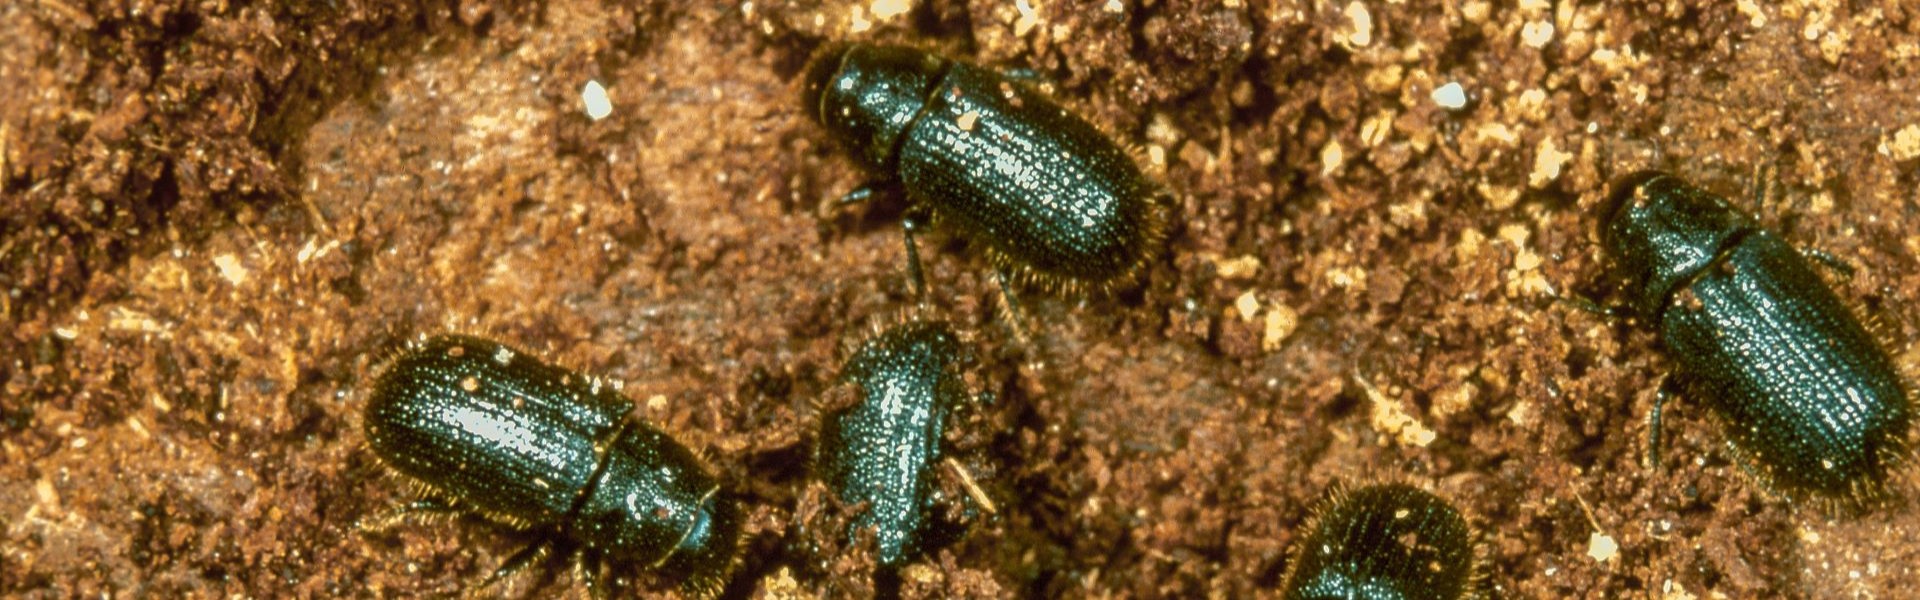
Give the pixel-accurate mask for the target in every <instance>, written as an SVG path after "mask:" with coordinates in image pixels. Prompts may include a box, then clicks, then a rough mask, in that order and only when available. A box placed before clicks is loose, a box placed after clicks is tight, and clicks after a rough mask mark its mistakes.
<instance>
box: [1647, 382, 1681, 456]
mask: <svg viewBox="0 0 1920 600" xmlns="http://www.w3.org/2000/svg"><path fill="white" fill-rule="evenodd" d="M1674 385H1675V384H1674V379H1673V377H1671V376H1669V377H1667V378H1665V379H1662V380H1660V390H1659V391H1657V392H1655V393H1654V395H1653V410H1651V411H1649V412H1648V413H1647V464H1650V465H1652V466H1653V470H1654V471H1659V470H1660V411H1661V409H1663V408H1665V407H1666V404H1667V399H1668V398H1671V397H1673V394H1674Z"/></svg>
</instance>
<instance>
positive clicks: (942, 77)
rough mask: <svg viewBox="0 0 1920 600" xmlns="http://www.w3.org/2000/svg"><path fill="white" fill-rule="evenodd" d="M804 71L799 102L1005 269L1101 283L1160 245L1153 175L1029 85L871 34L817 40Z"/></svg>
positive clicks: (1069, 283) (1074, 283)
mask: <svg viewBox="0 0 1920 600" xmlns="http://www.w3.org/2000/svg"><path fill="white" fill-rule="evenodd" d="M806 77H807V79H806V86H807V87H806V95H805V99H806V102H807V103H808V106H809V107H810V109H812V110H814V111H816V112H815V117H816V118H818V119H819V120H820V122H821V123H822V124H823V125H825V126H826V128H827V129H828V131H830V132H832V133H833V134H835V136H836V137H838V138H839V139H840V140H842V142H843V143H845V144H848V145H849V146H851V148H852V149H853V150H854V152H855V153H856V154H857V155H859V156H860V158H861V159H862V161H863V162H864V163H865V164H866V166H867V167H868V168H869V169H870V170H872V171H873V172H874V173H875V174H877V175H880V176H882V177H886V178H897V179H898V181H899V183H900V184H901V185H902V187H904V188H905V189H906V192H907V195H908V197H909V199H910V200H912V201H913V202H914V203H915V204H916V205H919V206H924V207H926V208H928V209H930V210H931V211H932V214H933V216H934V218H935V220H937V221H941V222H948V223H952V224H954V225H955V226H957V227H958V228H959V229H960V230H962V231H963V232H965V233H967V234H968V235H969V236H971V237H972V238H973V239H975V240H976V241H979V242H981V243H984V244H986V245H987V246H988V247H989V249H990V250H991V252H990V254H991V255H992V257H993V259H994V262H995V263H996V264H998V265H999V266H1001V267H1002V268H1011V269H1014V270H1016V271H1017V272H1018V273H1020V274H1022V275H1024V276H1025V277H1027V278H1029V279H1033V280H1038V281H1040V282H1042V283H1045V284H1047V285H1052V286H1056V287H1064V288H1077V287H1083V286H1091V287H1101V288H1104V287H1107V286H1109V285H1111V284H1114V283H1118V282H1121V281H1124V280H1126V279H1128V278H1130V277H1132V275H1133V274H1134V272H1135V271H1136V270H1137V269H1138V268H1139V266H1140V265H1141V264H1142V263H1143V262H1144V261H1145V260H1146V259H1147V258H1148V257H1149V255H1150V254H1151V253H1152V252H1153V251H1154V250H1155V249H1156V248H1157V247H1158V245H1159V242H1160V238H1161V237H1162V233H1161V230H1162V229H1163V227H1164V226H1163V224H1162V223H1163V221H1164V219H1165V217H1164V216H1163V215H1162V214H1161V212H1160V211H1161V209H1160V207H1159V206H1157V205H1156V204H1155V202H1156V200H1155V197H1156V195H1157V194H1159V193H1160V192H1159V187H1158V186H1157V185H1156V184H1155V183H1153V182H1152V181H1150V180H1149V179H1148V178H1147V177H1146V176H1145V175H1144V174H1142V173H1141V172H1140V169H1139V167H1138V166H1136V165H1135V164H1134V162H1133V159H1132V158H1131V157H1130V156H1128V155H1127V153H1126V152H1125V151H1123V150H1121V149H1120V148H1119V147H1118V146H1116V145H1114V143H1113V142H1112V141H1111V140H1110V139H1108V138H1107V136H1106V135H1104V134H1102V133H1100V131H1099V130H1098V129H1096V128H1095V127H1094V126H1093V125H1092V124H1089V123H1087V122H1086V121H1084V120H1082V119H1080V118H1079V117H1076V116H1074V115H1073V114H1072V113H1069V112H1067V111H1066V109H1063V108H1061V107H1060V106H1059V105H1057V104H1055V103H1053V102H1052V101H1051V100H1048V99H1047V98H1046V97H1045V96H1044V95H1042V94H1039V93H1036V92H1034V91H1033V90H1031V89H1029V88H1028V87H1027V86H1024V85H1019V84H1016V83H1014V82H1012V81H1010V80H1008V79H1007V78H1005V77H1003V76H1001V75H999V74H997V73H995V72H993V71H990V70H987V69H985V68H982V67H979V66H976V65H971V64H967V63H964V62H958V61H951V60H947V59H943V58H940V57H938V56H935V55H932V54H928V53H926V52H922V51H919V50H914V49H909V48H899V47H884V46H868V45H851V46H834V47H830V48H828V49H826V50H824V51H822V52H821V53H820V54H819V55H818V56H816V58H815V59H814V63H813V65H812V66H810V67H809V69H808V73H807V76H806Z"/></svg>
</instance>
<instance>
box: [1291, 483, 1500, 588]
mask: <svg viewBox="0 0 1920 600" xmlns="http://www.w3.org/2000/svg"><path fill="white" fill-rule="evenodd" d="M1306 531H1307V534H1306V536H1305V537H1303V538H1301V540H1300V541H1299V542H1297V549H1296V550H1295V551H1294V553H1293V563H1292V564H1290V565H1288V566H1287V575H1286V578H1285V580H1284V583H1282V584H1281V586H1280V589H1281V590H1282V591H1281V593H1280V597H1282V598H1286V599H1288V600H1295V599H1341V600H1401V599H1405V598H1431V599H1434V600H1465V599H1468V598H1479V597H1480V581H1479V575H1478V574H1477V564H1478V562H1479V557H1478V555H1477V554H1476V550H1475V544H1474V537H1473V536H1474V534H1473V529H1472V528H1471V527H1469V526H1468V525H1467V521H1466V519H1463V518H1461V517H1460V513H1459V512H1457V511H1455V510H1454V508H1453V506H1452V505H1450V504H1448V503H1447V501H1446V500H1442V499H1440V497H1438V496H1435V495H1433V494H1430V493H1427V492H1426V491H1424V490H1421V489H1420V488H1416V487H1414V486H1411V485H1407V484H1404V483H1390V484H1381V485H1371V486H1367V487H1363V488H1360V489H1357V490H1351V491H1348V490H1346V489H1344V488H1342V487H1340V486H1338V485H1336V486H1335V487H1334V489H1333V491H1332V493H1331V494H1330V497H1329V498H1327V499H1326V500H1324V501H1322V502H1321V503H1320V505H1319V506H1317V507H1315V508H1314V511H1313V516H1312V517H1309V518H1308V519H1307V526H1306Z"/></svg>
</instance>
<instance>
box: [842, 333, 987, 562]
mask: <svg viewBox="0 0 1920 600" xmlns="http://www.w3.org/2000/svg"><path fill="white" fill-rule="evenodd" d="M960 352H961V348H960V341H959V338H957V337H956V336H955V335H954V333H953V332H952V331H951V330H949V329H948V328H947V326H946V324H945V323H939V322H923V321H911V322H908V323H905V324H903V325H899V326H896V327H894V328H892V329H888V330H887V331H885V332H883V333H881V334H880V335H879V336H876V337H875V338H873V339H871V340H868V341H867V342H866V343H865V344H864V345H863V346H862V347H861V348H860V349H859V351H857V352H856V353H855V354H854V355H853V356H852V357H850V358H848V359H847V364H846V367H845V369H844V371H843V372H842V373H841V376H840V377H841V384H842V385H849V386H853V387H854V389H855V399H856V401H855V402H854V404H852V405H851V406H849V407H847V408H845V409H844V410H840V411H837V412H833V413H831V414H827V415H825V416H824V421H823V423H822V431H821V435H820V445H819V455H818V456H817V457H816V461H817V462H816V469H817V470H818V471H819V474H820V478H821V479H822V480H824V481H825V482H826V483H827V485H828V486H829V487H831V488H832V489H833V491H834V493H836V494H838V495H839V497H840V500H841V501H842V502H844V503H847V504H858V503H866V504H867V507H866V510H865V511H864V512H861V513H860V514H859V516H858V517H856V518H855V519H854V522H853V527H854V528H855V529H856V530H858V529H862V528H869V527H871V528H873V529H874V539H875V540H876V541H877V542H878V548H877V552H876V554H877V558H878V560H879V562H880V564H881V565H883V566H894V565H898V564H900V563H901V562H903V561H905V560H908V559H910V558H912V557H913V556H914V555H915V554H918V553H919V551H920V550H922V549H923V539H922V534H923V533H924V532H925V531H926V528H927V527H928V522H929V521H930V520H931V518H932V512H933V509H934V493H935V491H934V473H935V469H936V468H938V463H939V461H940V457H941V444H942V440H943V434H944V429H945V424H946V419H947V414H948V413H949V412H951V411H952V410H953V407H954V406H955V405H956V403H958V402H961V401H963V400H965V399H966V397H967V391H966V384H965V382H964V381H962V379H961V377H960V375H959V374H958V372H957V371H956V369H955V368H954V363H955V361H956V360H957V357H958V355H959V353H960Z"/></svg>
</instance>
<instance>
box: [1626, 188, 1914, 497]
mask: <svg viewBox="0 0 1920 600" xmlns="http://www.w3.org/2000/svg"><path fill="white" fill-rule="evenodd" d="M1607 202H1608V203H1607V205H1605V206H1604V207H1603V211H1602V213H1601V215H1602V216H1603V219H1604V220H1603V221H1601V231H1600V240H1601V243H1602V245H1603V247H1604V248H1605V250H1606V252H1607V254H1608V255H1609V256H1610V257H1611V258H1612V260H1613V263H1614V269H1615V270H1616V272H1617V274H1618V276H1619V277H1620V279H1621V281H1622V291H1623V292H1624V293H1625V294H1626V296H1627V301H1628V306H1627V308H1628V310H1629V311H1631V313H1632V314H1633V315H1634V316H1635V317H1637V318H1638V319H1639V320H1640V322H1641V323H1642V324H1644V325H1646V326H1649V327H1652V328H1653V329H1654V330H1655V331H1656V332H1658V333H1659V335H1660V341H1661V343H1662V344H1664V345H1665V346H1666V349H1667V354H1668V356H1670V357H1672V359H1673V360H1674V361H1675V362H1677V363H1678V364H1679V368H1678V369H1677V371H1678V375H1679V379H1678V380H1677V381H1678V382H1679V383H1680V384H1681V385H1680V387H1679V389H1680V390H1681V392H1682V393H1683V394H1684V395H1687V396H1688V397H1690V398H1692V399H1694V400H1695V401H1697V402H1700V403H1702V404H1704V405H1706V406H1707V407H1708V408H1709V409H1711V411H1712V412H1713V413H1714V414H1715V415H1718V417H1719V419H1720V420H1721V421H1722V422H1723V424H1724V425H1725V428H1724V430H1725V431H1726V434H1727V444H1728V446H1729V447H1730V448H1732V450H1733V453H1734V454H1735V455H1736V456H1737V457H1738V458H1739V459H1740V460H1741V462H1742V465H1743V466H1745V467H1747V469H1746V470H1747V471H1748V472H1749V473H1751V474H1753V475H1754V476H1755V478H1757V479H1759V480H1760V481H1761V483H1762V484H1763V485H1765V486H1766V487H1768V488H1769V489H1773V490H1776V491H1777V492H1779V493H1781V494H1782V495H1784V496H1786V497H1787V498H1788V499H1789V500H1792V501H1803V500H1809V501H1812V502H1814V503H1815V504H1818V505H1820V506H1821V507H1822V508H1823V509H1824V510H1827V511H1828V512H1830V513H1831V512H1837V511H1840V510H1847V509H1858V508H1865V507H1867V506H1869V505H1871V504H1873V503H1875V502H1877V501H1879V500H1881V499H1882V498H1883V497H1884V496H1886V495H1887V492H1888V491H1889V488H1888V485H1887V484H1888V482H1889V478H1890V477H1891V476H1892V475H1893V473H1894V471H1895V470H1896V469H1898V468H1899V467H1901V466H1902V465H1903V464H1904V463H1906V462H1907V461H1908V459H1909V449H1908V447H1907V435H1908V430H1909V428H1910V421H1911V416H1910V412H1911V410H1912V406H1913V402H1912V398H1911V396H1910V395H1909V393H1910V388H1909V387H1908V384H1907V383H1906V382H1905V381H1904V380H1903V377H1902V374H1901V371H1900V370H1899V369H1898V368H1896V366H1895V364H1894V362H1893V361H1892V360H1891V359H1890V358H1889V357H1888V355H1887V353H1886V351H1885V350H1883V348H1882V347H1881V345H1880V344H1879V343H1878V342H1877V341H1876V340H1875V339H1874V337H1873V335H1872V334H1871V333H1870V332H1869V328H1868V327H1864V326H1862V325H1861V323H1860V321H1859V320H1858V319H1856V318H1855V315H1854V313H1853V311H1851V310H1849V308H1848V306H1847V304H1846V303H1844V302H1842V300H1841V299H1840V298H1839V297H1838V296H1836V295H1834V293H1833V291H1832V290H1830V289H1828V287H1827V283H1826V282H1825V281H1824V280H1822V279H1821V277H1820V276H1819V275H1818V274H1816V273H1814V271H1813V269H1812V267H1811V266H1810V265H1809V264H1808V263H1807V261H1806V259H1805V258H1804V257H1802V256H1801V253H1800V252H1798V251H1796V250H1795V249H1794V248H1793V247H1792V246H1790V245H1788V244H1787V243H1786V242H1785V241H1784V240H1782V239H1781V238H1780V237H1779V236H1776V235H1774V234H1773V233H1772V232H1769V231H1767V230H1765V229H1762V228H1760V227H1759V226H1758V225H1756V224H1755V223H1754V221H1753V220H1752V219H1750V218H1748V217H1747V216H1746V215H1745V214H1742V213H1740V212H1739V211H1737V210H1735V209H1734V208H1733V207H1732V206H1731V205H1729V204H1728V203H1727V201H1726V200H1724V199H1722V198H1720V197H1718V196H1715V195H1713V194H1710V193H1708V192H1706V191H1704V190H1701V189H1699V188H1695V187H1693V186H1691V185H1688V184H1687V183H1686V182H1683V181H1681V180H1680V179H1678V178H1676V177H1673V176H1671V175H1667V174H1665V173H1658V172H1650V171H1649V172H1640V173H1635V174H1633V175H1629V176H1627V177H1626V178H1623V179H1622V180H1621V181H1620V182H1619V183H1618V184H1616V186H1615V187H1614V190H1613V192H1612V194H1611V196H1610V197H1609V198H1608V201H1607ZM1665 396H1666V394H1665V393H1664V386H1663V392H1662V394H1661V397H1660V398H1659V399H1658V400H1656V402H1655V404H1654V408H1653V412H1652V414H1651V417H1650V425H1651V432H1650V435H1651V436H1653V437H1652V440H1653V442H1652V444H1651V446H1652V447H1653V451H1654V452H1655V456H1656V460H1657V456H1658V451H1659V450H1658V434H1659V427H1660V425H1659V415H1660V407H1661V404H1660V402H1662V401H1664V399H1665Z"/></svg>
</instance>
